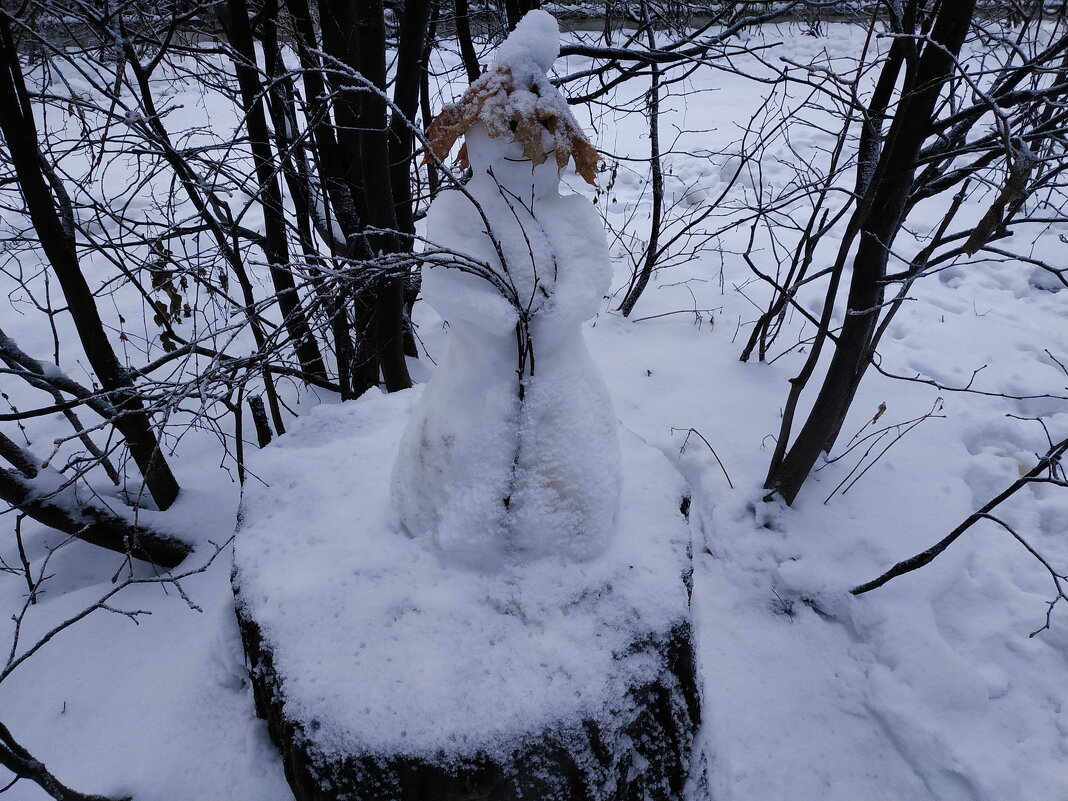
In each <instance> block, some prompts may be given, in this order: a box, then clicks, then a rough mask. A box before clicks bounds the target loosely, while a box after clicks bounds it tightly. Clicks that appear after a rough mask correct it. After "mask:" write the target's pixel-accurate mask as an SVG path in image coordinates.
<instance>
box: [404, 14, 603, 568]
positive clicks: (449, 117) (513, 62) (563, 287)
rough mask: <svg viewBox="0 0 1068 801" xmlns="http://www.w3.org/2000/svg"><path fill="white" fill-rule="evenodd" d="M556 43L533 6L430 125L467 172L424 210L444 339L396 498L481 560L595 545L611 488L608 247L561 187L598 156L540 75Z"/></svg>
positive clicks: (491, 562)
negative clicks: (597, 339)
mask: <svg viewBox="0 0 1068 801" xmlns="http://www.w3.org/2000/svg"><path fill="white" fill-rule="evenodd" d="M558 52H559V44H558V30H557V25H556V20H554V19H553V17H552V16H551V15H549V14H547V13H546V12H543V11H532V12H530V13H529V14H528V15H527V16H526V17H524V19H523V20H522V21H521V22H520V24H519V25H518V26H517V28H516V29H515V31H514V32H513V33H512V35H511V36H510V37H509V38H508V40H507V41H506V42H505V43H504V44H503V45H502V46H501V48H500V50H499V51H498V53H497V59H496V61H495V63H494V65H493V67H492V69H490V70H489V71H488V72H487V73H486V74H484V75H483V76H482V77H480V78H479V79H478V80H477V81H475V82H474V83H473V84H472V85H471V87H470V88H469V89H468V90H467V92H465V93H464V95H463V97H462V98H461V99H460V101H459V102H457V103H454V104H452V105H450V106H446V107H445V109H444V110H443V111H442V112H441V114H440V115H439V117H438V118H437V119H436V120H435V121H434V123H433V124H432V125H431V127H430V130H429V131H428V137H429V139H430V143H431V146H432V149H433V151H434V153H435V154H436V155H437V156H438V157H439V158H441V159H444V158H445V157H446V156H447V155H448V152H449V150H450V149H451V147H452V146H453V145H454V144H455V143H456V141H457V140H458V139H459V138H460V137H461V136H463V137H464V138H465V139H466V142H465V145H464V148H463V149H462V150H461V152H460V156H459V160H460V162H461V164H463V165H464V166H467V165H468V164H469V165H470V167H471V171H472V176H471V180H470V181H469V182H468V183H467V185H466V186H465V187H464V188H463V189H456V190H452V191H447V192H442V193H441V194H440V195H439V196H438V197H437V198H436V199H435V200H434V202H433V204H432V205H431V207H430V210H429V212H428V214H427V240H428V241H429V242H430V243H432V245H431V246H428V250H433V251H434V252H435V253H436V254H437V256H436V258H435V259H433V260H431V259H428V260H427V261H426V264H432V263H435V264H437V265H438V266H434V267H432V268H430V267H424V270H423V284H422V294H423V298H424V300H426V302H427V303H429V304H430V305H431V306H432V307H433V308H434V309H435V310H436V311H437V312H438V313H439V314H440V315H441V317H442V318H443V319H444V320H446V321H447V322H448V323H449V333H450V335H449V339H450V342H449V349H448V352H447V354H446V356H445V359H444V361H443V362H442V363H441V364H440V365H439V366H438V368H437V370H436V372H435V373H434V377H433V379H432V380H431V382H430V384H429V386H427V387H426V388H425V390H424V393H423V397H422V398H421V400H420V403H419V405H418V407H417V408H416V410H415V412H414V413H413V416H412V419H411V421H410V422H409V425H408V428H407V430H406V432H405V435H404V439H403V441H402V443H401V447H400V450H399V453H398V455H397V460H396V462H395V464H394V471H393V498H394V505H395V510H396V513H397V516H398V522H399V524H400V525H401V526H402V527H403V528H404V529H405V530H406V531H407V533H408V534H410V535H411V536H413V537H418V538H425V539H426V540H427V541H428V543H429V544H430V546H431V547H432V548H433V549H434V550H436V551H437V552H438V553H439V554H440V555H441V556H442V557H443V558H446V559H449V560H452V561H454V562H457V563H460V564H463V565H466V566H468V567H472V568H475V569H481V570H492V569H502V568H504V567H507V566H508V565H515V564H517V563H522V562H524V561H528V560H530V559H537V558H546V557H554V556H559V557H563V558H568V559H588V558H592V557H594V556H596V555H597V554H598V553H600V551H601V550H602V549H603V548H604V547H605V545H606V543H607V542H608V539H609V536H610V533H611V531H612V526H613V520H614V516H615V510H616V506H617V504H618V500H619V480H620V479H619V475H620V467H619V459H620V456H619V443H618V433H617V424H616V419H615V414H614V412H613V410H612V405H611V401H610V399H609V397H608V393H607V391H606V389H605V387H604V383H603V381H602V380H601V377H600V375H599V374H598V372H597V368H596V366H595V365H594V363H593V361H592V359H591V358H590V355H589V352H588V351H587V349H586V344H585V341H584V339H583V335H582V329H581V325H582V323H583V322H584V321H585V320H588V319H589V318H590V317H592V316H594V315H595V314H596V313H597V310H598V308H599V307H600V303H601V300H602V298H603V296H604V294H605V292H606V291H607V289H608V284H609V280H610V278H611V266H610V263H609V259H608V248H607V245H606V243H605V235H604V229H603V228H602V227H601V222H600V218H599V217H598V215H597V213H596V210H595V209H594V208H593V206H592V204H591V203H590V202H589V201H588V200H586V199H585V198H583V197H581V196H579V195H573V194H572V195H565V196H561V195H560V192H559V181H560V175H561V172H562V170H563V169H564V167H566V165H567V164H568V163H569V162H570V161H572V160H574V163H575V167H576V169H577V171H578V172H579V174H580V175H582V176H583V177H584V178H586V180H588V181H590V182H591V183H592V182H593V178H594V170H595V169H596V162H597V154H596V151H595V150H594V149H593V147H592V146H591V145H590V144H589V142H587V141H586V138H585V137H584V136H583V135H582V132H581V129H580V128H579V125H578V123H577V122H576V120H575V118H574V116H572V114H571V112H570V110H569V109H568V107H567V102H566V100H565V99H564V98H563V97H562V96H561V94H560V92H559V91H558V90H557V89H556V88H555V87H554V86H553V85H552V84H551V83H550V82H549V79H548V77H547V75H546V71H547V70H548V69H549V68H550V67H551V65H552V62H553V60H554V59H555V57H556V55H557V53H558ZM442 254H451V255H449V256H447V257H446V256H444V255H442ZM443 258H444V259H445V260H446V261H447V262H448V263H446V264H441V260H442V259H443Z"/></svg>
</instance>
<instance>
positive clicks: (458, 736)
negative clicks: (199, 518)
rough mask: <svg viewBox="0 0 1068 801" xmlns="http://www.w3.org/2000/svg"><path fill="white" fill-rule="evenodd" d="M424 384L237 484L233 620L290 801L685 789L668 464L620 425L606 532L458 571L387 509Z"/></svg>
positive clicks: (680, 591)
mask: <svg viewBox="0 0 1068 801" xmlns="http://www.w3.org/2000/svg"><path fill="white" fill-rule="evenodd" d="M419 391H420V390H419V389H416V390H412V391H408V392H404V393H400V394H398V395H390V396H382V395H376V396H372V397H366V398H363V399H361V400H360V401H357V402H354V403H347V404H343V405H341V406H327V407H323V408H320V409H318V410H316V411H315V412H313V413H312V414H310V415H307V416H305V417H303V418H301V419H300V420H299V421H297V423H296V425H294V427H293V429H292V430H291V431H290V433H288V434H286V435H285V436H284V437H281V438H279V439H278V440H276V442H275V443H274V444H272V445H271V446H270V448H268V449H266V450H265V451H263V452H261V453H260V454H259V459H258V460H257V462H256V463H255V464H254V466H253V472H254V473H255V475H256V476H257V477H258V479H260V480H262V481H263V482H266V485H269V486H266V485H262V484H258V483H257V482H256V479H250V482H249V483H248V484H247V485H246V487H247V488H246V492H245V498H244V501H243V504H242V519H241V523H240V527H239V531H238V537H237V541H236V553H235V568H234V575H233V585H234V590H235V594H236V597H237V607H238V617H239V620H240V624H241V631H242V634H243V637H244V642H245V650H246V653H247V655H248V659H249V665H250V675H251V679H252V685H253V689H254V693H255V697H256V704H257V708H258V711H259V713H260V715H261V716H262V717H264V718H265V719H266V720H267V725H268V730H269V732H270V734H271V737H272V739H273V740H274V742H275V743H276V745H277V746H278V748H279V750H280V751H281V753H282V756H283V760H284V762H285V767H286V773H287V775H288V777H289V781H290V784H291V785H292V787H293V790H294V794H295V795H296V797H297V799H298V801H310V800H311V799H315V801H325V800H326V799H360V801H372V800H377V799H421V800H423V799H425V800H426V801H430V800H431V799H443V800H444V799H450V801H452V800H453V799H455V800H457V801H459V799H501V800H502V801H503V800H504V799H537V800H538V801H552V800H553V799H559V801H580V800H581V799H597V801H602V800H604V799H635V801H638V799H646V798H649V799H662V800H664V801H666V800H667V799H672V800H674V799H681V798H683V797H684V795H683V787H684V785H685V783H686V782H687V781H688V780H689V779H690V777H692V778H693V779H694V780H697V781H702V780H703V768H702V765H701V755H700V753H698V751H699V749H696V747H695V746H696V731H697V728H698V723H699V717H700V708H699V687H698V679H697V677H696V675H695V671H694V649H693V641H692V637H691V630H690V624H689V591H688V588H687V583H688V581H689V556H688V553H687V551H688V543H689V540H690V537H689V531H688V526H687V523H686V520H685V518H684V517H683V515H682V514H681V512H680V509H679V504H680V499H681V497H682V495H683V494H684V492H685V486H684V482H683V480H682V478H681V476H679V474H678V473H677V472H676V471H675V470H674V468H673V466H672V465H671V464H670V462H669V461H668V460H667V458H666V457H665V456H664V455H663V454H661V453H660V452H659V451H657V450H655V449H653V448H651V447H649V446H647V445H646V444H645V443H644V442H642V441H641V440H640V439H638V437H636V436H635V435H633V434H629V433H627V432H624V434H623V436H622V443H621V444H622V464H623V476H622V489H623V497H622V501H621V504H620V509H619V514H618V515H617V518H616V530H615V533H614V536H613V538H612V543H611V545H610V547H608V548H607V549H606V550H605V551H604V552H602V553H601V554H600V555H599V556H597V557H595V558H593V559H590V560H587V561H584V562H575V561H571V560H563V559H554V558H545V559H541V560H538V561H536V562H533V563H529V564H525V565H520V566H514V567H511V568H508V569H503V570H500V571H496V572H492V573H485V572H482V573H480V572H466V571H458V570H457V569H456V568H455V566H453V565H451V564H449V563H447V562H442V560H440V559H439V558H438V557H436V556H435V555H434V554H433V553H430V552H428V551H427V549H426V548H425V546H424V544H423V543H421V542H420V541H419V540H417V539H413V538H409V537H405V536H404V535H402V534H399V533H398V532H397V531H396V530H395V529H394V527H393V524H392V519H393V517H394V513H393V512H392V510H391V501H390V491H389V470H388V467H389V459H390V458H391V454H392V453H393V452H395V450H396V447H397V443H398V442H399V440H400V438H401V433H402V430H403V428H404V426H405V424H406V422H407V419H408V417H409V416H410V413H411V406H412V403H413V401H415V400H417V398H418V394H419Z"/></svg>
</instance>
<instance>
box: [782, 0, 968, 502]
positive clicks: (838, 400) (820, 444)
mask: <svg viewBox="0 0 1068 801" xmlns="http://www.w3.org/2000/svg"><path fill="white" fill-rule="evenodd" d="M974 11H975V0H964V2H960V3H943V4H942V5H941V6H940V7H939V9H938V12H937V16H936V17H935V20H934V23H933V25H932V27H931V31H930V34H929V36H930V40H929V42H928V44H926V45H925V46H924V47H923V49H922V52H921V53H920V55H919V58H918V59H915V60H914V62H913V63H914V64H915V66H914V67H913V68H912V69H910V70H908V71H907V73H906V76H905V79H904V80H905V83H904V87H903V91H902V99H901V102H900V103H899V105H898V108H897V110H896V112H895V114H894V121H893V124H892V125H891V128H890V131H889V133H888V134H887V138H886V143H885V145H884V146H883V149H882V153H881V155H880V157H879V160H878V165H877V166H876V168H875V172H874V174H873V176H872V178H871V182H870V185H869V187H868V192H867V194H866V195H865V198H864V200H863V201H862V203H861V205H860V206H859V207H858V209H857V210H856V212H855V213H854V219H855V220H858V221H859V225H858V231H859V238H860V243H859V245H858V248H857V253H856V256H855V257H854V259H853V277H852V281H851V282H850V287H849V295H848V299H847V304H846V315H845V322H844V323H843V325H842V330H841V332H840V333H839V336H838V341H837V345H836V347H835V352H834V356H833V358H832V359H831V363H830V366H829V367H828V371H827V374H826V376H825V377H824V381H823V384H822V386H821V388H820V392H819V394H818V396H817V398H816V402H815V404H814V405H813V408H812V411H811V412H810V413H809V416H808V418H807V420H806V421H805V424H804V425H803V426H802V428H801V431H800V433H799V434H798V436H797V439H796V440H795V441H794V443H793V445H792V446H790V448H789V450H788V452H787V453H786V454H785V457H784V458H783V460H782V463H781V464H780V465H779V467H778V469H777V470H774V472H773V473H772V474H771V475H769V477H768V481H767V484H766V488H767V489H769V490H771V491H772V492H774V493H777V494H779V495H781V496H782V497H783V499H784V500H785V501H786V502H787V503H792V502H793V500H794V498H796V497H797V493H798V492H799V491H800V489H801V485H802V484H803V483H804V481H805V479H806V478H807V477H808V474H809V472H811V470H812V467H813V466H814V465H815V463H816V460H817V459H818V458H819V454H820V453H821V452H824V451H826V450H829V449H830V447H831V446H832V445H833V444H834V440H835V438H836V437H837V435H838V432H839V431H840V429H841V426H842V423H843V421H844V420H845V416H846V414H847V413H848V411H849V405H850V403H851V401H852V399H853V396H854V394H855V393H856V389H857V387H858V386H859V384H860V380H861V378H862V377H863V375H864V371H865V369H866V367H867V365H868V362H869V359H870V356H871V353H870V346H871V343H872V338H873V336H874V334H875V331H876V326H877V323H878V320H879V310H880V306H881V304H882V302H883V292H884V281H883V279H884V278H885V277H886V266H887V263H888V260H889V256H890V249H891V247H892V246H893V242H894V238H895V237H896V235H897V233H898V231H899V230H900V228H901V223H902V219H903V215H904V213H905V210H906V207H907V204H908V200H909V192H910V190H911V189H912V186H913V179H914V176H915V171H916V167H917V158H918V156H919V154H920V148H921V146H922V145H923V142H924V140H925V139H926V138H927V136H928V135H929V134H930V132H931V129H932V124H933V115H934V111H935V105H936V103H937V102H938V97H939V94H940V93H941V91H942V89H943V87H944V86H945V85H946V82H947V81H948V80H949V78H950V76H951V74H952V72H953V68H954V64H955V60H956V56H957V54H958V53H959V52H960V48H961V45H962V44H963V42H964V37H965V35H966V34H967V32H968V27H969V25H970V24H971V19H972V15H973V13H974ZM887 69H894V70H896V69H897V66H896V64H895V63H894V62H893V61H892V62H890V63H888V65H887ZM851 227H852V226H851Z"/></svg>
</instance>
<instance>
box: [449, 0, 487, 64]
mask: <svg viewBox="0 0 1068 801" xmlns="http://www.w3.org/2000/svg"><path fill="white" fill-rule="evenodd" d="M453 11H454V12H455V16H453V24H454V25H455V26H456V41H457V42H458V43H459V45H460V57H461V58H462V59H463V62H464V71H465V72H466V73H467V81H468V83H474V82H475V81H477V80H478V76H479V75H481V74H482V70H481V69H479V66H478V56H477V55H475V43H474V41H473V40H472V38H471V9H470V8H469V6H468V4H467V0H454V2H453Z"/></svg>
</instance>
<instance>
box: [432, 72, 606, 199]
mask: <svg viewBox="0 0 1068 801" xmlns="http://www.w3.org/2000/svg"><path fill="white" fill-rule="evenodd" d="M556 92H557V90H556V89H555V88H553V87H552V86H551V85H550V84H549V83H548V81H545V83H544V86H539V85H538V84H537V83H533V84H532V85H531V86H530V87H529V88H528V89H520V90H518V91H517V89H516V85H515V79H514V77H513V75H512V73H511V71H510V70H509V69H507V68H500V69H496V70H494V71H492V72H488V73H486V74H485V75H483V76H482V77H480V78H479V79H478V80H477V81H475V82H474V83H473V84H471V86H470V88H469V89H468V90H467V91H466V92H464V94H463V96H462V97H461V98H460V100H459V101H458V102H456V103H450V104H449V105H447V106H445V107H444V108H443V109H442V110H441V113H440V114H438V116H437V117H435V118H434V120H433V122H431V123H430V127H429V128H427V144H428V145H429V149H430V151H431V152H432V153H433V154H434V156H436V157H437V158H438V159H439V160H441V161H444V160H445V159H446V158H447V157H448V155H449V151H450V150H451V149H452V147H453V145H454V144H455V143H456V140H457V139H459V138H460V137H461V136H463V135H464V134H466V133H467V131H468V130H469V129H470V128H471V126H472V125H474V124H475V123H476V122H482V123H484V124H485V125H486V130H487V132H488V133H489V135H490V136H492V137H498V136H504V135H505V134H510V135H511V138H512V141H515V142H518V143H519V144H520V145H521V146H522V148H523V155H524V156H525V157H526V158H528V159H530V161H531V162H532V163H533V164H534V165H535V166H537V165H539V164H544V163H545V161H547V160H548V157H549V156H548V152H547V151H546V148H545V139H546V137H545V133H546V131H547V132H548V133H549V138H550V139H551V140H552V144H553V147H552V152H554V155H555V160H556V166H557V167H559V168H561V169H563V167H565V166H566V165H567V162H568V161H569V160H571V159H572V158H573V159H574V160H575V170H576V172H578V174H579V175H581V176H582V178H583V179H584V180H585V181H586V182H587V183H590V184H596V183H597V151H596V150H595V149H594V148H593V145H591V144H590V143H589V141H588V140H587V139H586V137H585V136H583V134H582V131H581V129H580V128H579V126H578V123H577V121H576V120H575V118H574V117H573V116H572V115H571V113H570V111H569V110H568V108H567V106H566V105H565V104H564V103H563V99H562V98H559V95H558V94H556ZM520 98H521V99H522V101H523V102H517V101H518V100H519V99H520ZM557 98H559V100H560V102H559V103H557V102H554V101H555V100H556V99H557ZM490 100H493V101H494V102H492V103H490V106H491V108H492V110H491V111H488V112H487V109H486V106H487V103H488V101H490ZM502 101H503V102H502ZM484 112H487V113H484ZM429 160H430V155H429V154H427V155H426V156H424V158H423V163H424V164H425V163H426V162H428V161H429ZM456 163H457V165H458V166H459V167H460V168H461V169H466V168H467V167H468V166H469V163H468V158H467V145H466V144H465V145H464V146H463V147H462V148H461V149H460V153H459V154H458V156H457V158H456Z"/></svg>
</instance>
